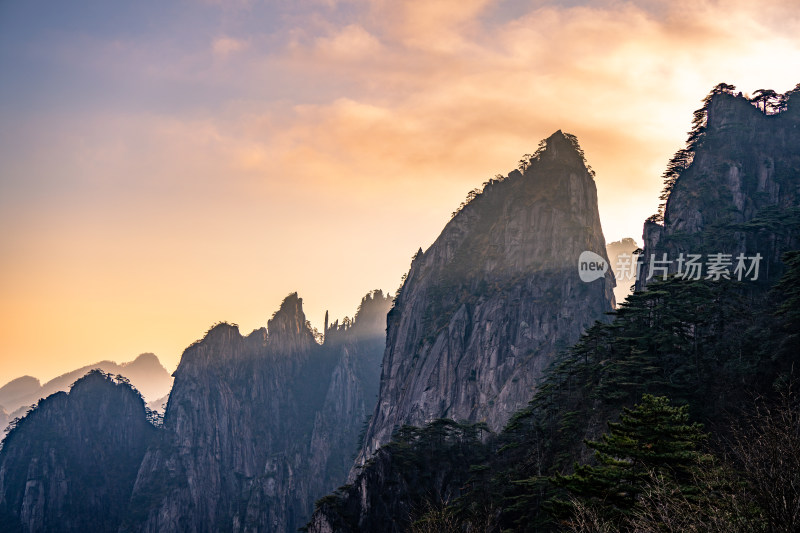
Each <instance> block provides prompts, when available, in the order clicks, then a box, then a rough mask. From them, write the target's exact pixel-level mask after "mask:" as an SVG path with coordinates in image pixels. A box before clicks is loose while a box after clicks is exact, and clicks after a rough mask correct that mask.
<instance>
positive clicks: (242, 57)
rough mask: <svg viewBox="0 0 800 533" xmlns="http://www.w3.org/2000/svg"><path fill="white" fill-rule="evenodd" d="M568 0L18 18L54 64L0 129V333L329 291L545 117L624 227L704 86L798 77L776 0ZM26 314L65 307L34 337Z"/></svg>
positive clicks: (356, 282) (45, 350) (95, 326)
mask: <svg viewBox="0 0 800 533" xmlns="http://www.w3.org/2000/svg"><path fill="white" fill-rule="evenodd" d="M569 4H570V5H569V6H566V7H565V6H563V5H560V4H557V3H554V2H546V1H531V2H528V3H522V2H488V1H484V0H474V1H473V0H470V1H466V2H464V1H460V2H455V1H454V0H441V1H432V0H429V1H425V2H423V1H411V2H390V1H389V0H341V1H337V0H330V1H328V0H308V1H302V0H301V1H298V2H262V3H259V2H240V3H237V4H236V9H219V8H218V7H217V6H216V5H211V6H209V5H207V3H206V4H204V3H202V2H201V3H190V4H188V5H187V7H186V8H187V9H189V10H190V12H189V13H186V14H185V15H186V16H187V17H190V18H191V17H193V18H191V20H192V21H193V24H192V25H191V26H190V27H187V25H186V23H185V20H186V19H185V17H184V16H183V15H184V14H183V13H181V16H176V18H175V19H174V20H161V19H159V28H160V30H159V31H160V32H161V33H157V34H155V35H153V34H150V33H147V32H145V31H143V32H142V34H141V35H140V34H139V33H137V32H136V31H131V32H127V33H125V34H124V35H114V36H112V38H107V37H106V36H105V35H103V34H92V35H89V36H88V37H83V36H81V37H75V38H73V39H71V40H66V41H64V40H62V41H58V42H56V43H53V42H48V41H45V40H37V41H36V43H35V46H33V48H32V50H33V52H31V57H34V58H35V57H45V56H46V57H47V61H52V62H53V64H55V65H56V66H57V67H58V68H53V67H52V65H50V64H49V63H36V64H35V66H36V67H37V68H40V69H42V70H46V69H47V68H52V70H53V72H52V73H51V72H49V71H47V72H48V76H50V77H45V78H41V77H40V78H36V82H37V83H36V84H35V85H32V86H31V90H30V91H28V92H30V93H31V94H32V95H33V97H35V98H33V99H31V100H30V101H29V102H28V109H27V110H23V109H22V105H23V104H25V102H23V101H20V102H16V101H15V102H14V104H15V105H14V106H13V108H14V110H15V111H14V113H10V112H9V113H8V117H7V118H8V121H7V122H6V125H7V128H6V129H5V130H6V132H7V133H5V134H2V136H3V141H4V142H3V143H0V155H2V156H3V157H2V158H0V160H2V161H3V170H4V172H3V173H2V177H0V186H2V190H3V194H2V195H0V204H1V205H2V207H3V209H0V222H2V223H3V226H4V227H10V228H15V231H13V232H7V233H8V235H4V236H2V237H0V250H2V252H3V253H2V254H0V257H2V258H3V261H4V262H3V268H4V272H6V273H7V276H5V277H4V280H5V281H2V280H0V282H1V283H0V284H2V288H3V290H4V291H5V292H4V294H8V298H7V305H6V304H4V306H3V308H2V309H0V318H2V319H3V320H2V321H0V322H4V323H6V324H14V326H13V327H12V326H8V328H10V329H8V330H7V331H4V332H3V335H0V338H2V339H3V343H0V351H2V353H38V354H39V355H40V356H41V357H42V358H43V360H45V359H47V357H50V356H49V355H48V354H52V353H68V352H69V353H74V354H83V355H82V357H88V355H86V354H91V358H93V359H94V358H96V359H101V358H105V357H109V356H112V355H113V356H116V355H115V354H116V353H119V352H113V350H109V351H106V352H103V350H104V347H105V346H110V347H112V348H115V349H116V348H118V349H119V350H122V349H123V348H124V349H125V350H128V349H129V348H130V350H131V351H129V352H125V353H123V354H122V355H124V356H125V357H127V356H128V355H130V354H134V353H135V352H134V351H133V350H135V349H136V348H133V347H130V346H131V345H130V343H132V342H133V341H130V342H126V343H125V344H124V346H123V345H122V344H119V343H118V342H117V341H115V340H114V339H122V338H124V339H137V342H140V341H139V339H141V338H142V335H145V336H148V335H149V333H150V331H154V328H156V329H155V330H158V328H160V327H164V326H163V324H169V327H170V329H174V326H175V324H174V318H173V317H182V319H183V322H182V324H181V325H180V328H181V329H180V332H175V331H173V332H171V333H163V335H162V334H161V333H159V335H156V336H154V339H155V338H156V337H158V339H162V340H158V341H157V344H155V345H150V344H148V345H147V346H144V347H142V349H148V350H150V349H153V350H155V351H158V352H159V355H162V353H161V352H164V353H165V354H166V355H167V357H172V360H173V361H177V357H178V355H179V353H180V349H181V348H182V347H184V346H185V345H186V344H188V342H191V341H192V340H194V339H195V338H196V334H197V332H201V331H203V330H204V328H205V327H206V326H207V325H208V324H210V323H212V322H214V321H215V320H219V319H231V320H234V321H237V322H239V323H241V324H247V325H248V326H253V327H255V326H257V325H260V324H262V323H263V318H264V316H266V315H268V313H269V305H270V302H279V301H280V299H281V298H282V297H283V296H284V295H285V294H286V293H288V292H290V291H293V290H300V291H301V294H302V295H303V296H304V298H305V299H306V302H307V303H308V313H309V316H312V317H321V316H323V314H324V310H325V308H329V309H331V311H332V315H334V316H342V315H343V314H345V313H352V306H353V303H354V302H355V300H357V298H358V296H359V295H360V294H363V293H364V292H366V290H369V289H372V288H375V287H383V288H385V289H393V288H394V287H396V284H397V281H398V280H399V276H400V274H401V273H402V272H403V270H404V269H406V268H407V267H408V260H409V258H410V256H411V254H412V253H413V252H414V251H416V249H417V248H418V247H419V246H423V247H425V246H427V245H428V244H430V243H431V242H432V240H433V239H434V238H435V237H436V235H437V233H438V231H440V229H441V227H442V225H443V224H444V223H446V221H447V220H448V217H449V214H450V212H451V211H452V210H453V209H454V208H455V207H456V206H457V205H458V204H459V202H461V200H463V199H464V195H465V194H466V193H467V191H469V190H471V189H472V188H474V187H475V186H478V185H479V184H480V183H481V182H483V181H484V180H485V179H486V178H488V177H491V176H493V175H494V174H496V173H499V172H502V173H505V172H508V171H509V170H511V169H512V168H513V167H514V166H515V164H516V161H517V160H518V158H519V156H520V155H522V154H523V153H526V152H530V151H532V150H533V149H535V147H536V144H537V143H538V141H539V140H540V139H542V138H545V137H547V136H549V135H550V134H551V133H552V132H554V131H555V130H557V129H563V130H564V131H567V132H571V133H574V134H576V135H577V136H578V138H579V140H580V142H581V144H582V146H583V148H584V150H585V152H586V155H587V158H588V160H589V163H590V164H591V165H592V166H593V167H594V168H595V170H596V171H597V184H598V194H599V200H600V208H601V217H602V221H603V225H604V229H605V232H606V237H607V238H608V239H609V240H618V239H620V238H622V237H625V236H634V237H638V233H639V232H640V231H641V224H642V221H643V219H644V218H645V217H647V216H648V215H650V214H651V213H652V212H653V211H654V210H655V208H656V206H657V204H658V199H657V198H658V192H659V190H660V189H661V183H660V179H659V176H660V174H661V172H662V171H663V169H664V166H665V165H666V162H667V161H668V159H669V157H670V156H671V154H672V153H673V152H674V151H675V150H677V149H678V148H680V147H681V146H682V143H683V141H684V139H685V133H686V131H687V129H688V128H689V126H690V121H691V117H692V112H693V111H694V109H696V108H697V107H699V105H700V101H701V99H702V98H703V96H704V95H705V94H706V93H707V92H708V91H709V90H710V89H711V88H712V87H713V86H714V85H716V84H717V83H718V82H721V81H725V82H728V83H734V84H737V85H739V87H740V88H741V89H742V90H744V91H746V92H747V91H749V92H752V91H754V90H756V89H759V88H762V87H771V88H774V89H776V90H779V91H784V90H787V89H790V88H792V87H794V85H795V84H796V83H797V82H798V81H800V80H798V79H797V78H796V76H797V69H796V68H792V67H793V66H796V65H798V64H800V43H799V42H798V40H797V38H796V35H798V34H800V21H799V20H798V14H799V13H800V12H798V11H797V10H796V9H794V6H792V5H791V4H790V3H788V2H780V1H778V0H766V1H765V2H761V3H755V2H752V1H748V2H745V1H743V0H742V1H740V0H731V1H725V2H722V1H712V0H699V1H697V0H694V1H690V0H678V1H674V2H673V1H670V2H666V1H648V2H644V1H642V2H625V1H615V0H607V1H605V0H604V1H597V2H591V1H590V2H584V3H582V4H579V3H577V2H570V3H569ZM198 6H199V7H198ZM201 8H204V10H203V9H201ZM192 10H200V12H196V11H192ZM75 15H76V16H79V15H80V13H76V14H75ZM165 16H166V15H165ZM22 34H23V35H25V32H22ZM37 35H38V34H37ZM59 35H61V34H59ZM67 41H68V42H67ZM54 51H56V52H58V53H53V52H54ZM37 54H38V55H37ZM62 71H63V72H68V73H69V75H68V76H66V77H64V78H59V77H58V72H62ZM79 76H81V77H82V78H80V79H79ZM25 79H26V78H25V76H19V77H18V80H17V82H18V83H23V82H24V81H25ZM76 80H77V81H80V83H77V82H76ZM17 82H15V83H17ZM51 87H52V88H53V89H50V88H51ZM34 89H35V90H34ZM48 91H49V92H48ZM15 94H16V93H15ZM20 94H22V92H21V91H20ZM98 102H100V103H98ZM18 104H19V105H18ZM11 108H12V106H6V109H11ZM23 111H24V113H23ZM42 154H47V157H42ZM331 280H336V281H335V283H334V282H331ZM220 287H224V289H220ZM354 299H355V300H354ZM77 300H80V301H81V302H82V304H81V306H75V305H74V302H75V301H77ZM154 302H158V305H155V304H154ZM314 302H316V303H314ZM187 305H188V306H189V307H190V309H188V310H187ZM265 305H266V306H267V307H266V308H265V307H264V306H265ZM77 307H80V308H77ZM123 308H124V309H125V312H123ZM108 309H116V310H117V311H115V312H116V313H117V315H112V314H111V313H108V311H107V310H108ZM242 309H246V311H241V310H242ZM229 311H230V314H226V313H228V312H229ZM243 315H245V316H243ZM9 317H10V318H9ZM64 317H69V320H64ZM6 319H8V320H6ZM43 324H59V327H61V328H62V330H59V331H56V332H54V334H53V335H50V336H47V338H48V339H51V340H49V341H48V342H50V343H51V344H48V345H45V344H39V345H37V346H33V345H32V344H31V339H34V338H36V335H35V332H36V331H38V329H37V328H41V327H42V325H43ZM85 324H89V325H91V328H89V327H87V326H82V325H85ZM120 324H122V325H120ZM125 324H135V326H136V328H138V331H130V330H126V327H128V326H125ZM123 326H125V327H123ZM81 328H83V329H81ZM88 329H92V330H93V331H95V330H103V331H108V332H109V334H108V343H110V344H101V343H99V342H98V343H97V345H96V346H94V347H89V346H86V345H85V341H82V340H81V338H91V339H95V337H94V336H92V335H91V331H86V330H88ZM142 332H144V333H142ZM148 338H149V337H148ZM53 339H54V340H53ZM163 339H168V341H164V340H163ZM115 342H116V344H115ZM154 342H155V341H154ZM159 343H160V344H159ZM56 344H58V346H56ZM139 346H140V345H139ZM162 348H163V349H162ZM122 355H121V356H120V358H124V357H122ZM83 362H88V361H83ZM63 364H64V365H67V363H66V362H65V363H63ZM69 366H70V367H73V366H77V365H72V364H70V365H69ZM15 368H16V367H15ZM65 369H68V367H67V368H65ZM19 370H20V373H22V372H23V370H22V369H21V367H20V369H19ZM6 371H7V372H11V370H6ZM7 377H8V378H9V379H10V378H12V377H14V376H13V375H9V376H7Z"/></svg>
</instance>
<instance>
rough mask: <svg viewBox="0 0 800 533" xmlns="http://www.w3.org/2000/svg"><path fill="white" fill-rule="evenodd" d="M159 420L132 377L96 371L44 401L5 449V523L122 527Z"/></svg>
mask: <svg viewBox="0 0 800 533" xmlns="http://www.w3.org/2000/svg"><path fill="white" fill-rule="evenodd" d="M155 432H156V428H155V427H153V426H152V425H151V424H150V423H149V422H148V421H147V419H146V417H145V406H144V401H143V400H142V398H141V396H140V395H139V394H138V393H137V392H136V391H134V390H133V389H132V388H131V387H130V385H128V384H127V383H125V382H122V381H116V380H114V379H113V378H111V377H110V376H107V375H105V374H103V373H101V372H97V371H94V372H91V373H89V374H88V375H87V376H86V377H83V378H81V379H80V380H78V381H77V382H75V384H74V385H73V386H72V389H71V390H70V392H69V394H67V393H66V392H58V393H56V394H53V395H52V396H49V397H48V398H46V399H44V400H42V401H41V402H39V404H38V406H37V407H36V408H35V409H34V410H33V411H31V412H30V413H29V414H28V415H27V416H25V418H23V419H22V420H20V421H19V422H18V423H17V424H16V427H14V428H13V429H11V431H10V432H9V433H8V435H7V436H6V438H5V440H4V441H3V448H2V451H0V530H2V531H30V532H34V531H74V532H84V531H116V530H117V527H118V526H119V523H120V521H121V520H122V518H123V516H124V515H125V513H126V512H127V507H128V501H129V499H130V494H131V490H132V488H133V484H134V481H135V479H136V473H137V471H138V468H139V464H140V462H141V460H142V458H143V456H144V453H145V451H146V449H147V447H148V445H149V444H150V442H151V441H152V440H153V438H154V436H155Z"/></svg>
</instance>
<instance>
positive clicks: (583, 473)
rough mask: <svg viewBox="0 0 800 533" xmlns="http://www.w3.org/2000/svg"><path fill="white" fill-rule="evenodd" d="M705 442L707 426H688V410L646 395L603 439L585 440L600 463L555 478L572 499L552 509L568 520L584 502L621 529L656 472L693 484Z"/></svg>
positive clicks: (558, 501) (577, 468)
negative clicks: (701, 446)
mask: <svg viewBox="0 0 800 533" xmlns="http://www.w3.org/2000/svg"><path fill="white" fill-rule="evenodd" d="M704 438H705V435H704V433H703V431H702V425H701V424H698V423H691V422H689V412H688V406H680V407H674V406H672V405H670V402H669V400H668V399H667V398H666V397H663V396H662V397H656V396H652V395H649V394H645V395H644V396H643V397H642V401H641V403H640V404H638V405H636V406H635V407H634V408H633V409H628V408H625V409H623V413H622V414H621V416H620V421H619V422H616V423H614V422H610V423H609V432H608V433H606V434H604V435H602V437H601V438H600V440H599V441H585V442H586V445H587V446H589V447H590V448H592V449H594V450H595V458H596V461H597V464H596V465H588V464H584V465H576V466H575V472H574V473H573V474H571V475H568V476H563V475H556V476H555V477H554V478H552V481H553V482H554V483H555V484H556V485H558V486H560V487H563V488H564V489H566V490H567V491H568V492H569V493H570V494H571V495H572V496H573V500H572V501H565V500H555V501H554V502H553V507H552V508H553V510H554V512H555V514H557V515H559V514H560V515H562V516H564V517H568V516H569V515H570V514H571V513H572V512H573V511H574V509H575V506H576V504H580V505H582V506H588V507H592V508H596V509H597V510H598V512H599V513H600V515H601V516H602V517H603V518H604V519H606V520H609V521H611V522H613V523H617V524H620V525H621V519H622V518H624V517H625V516H627V515H630V514H631V513H632V511H633V508H634V506H635V504H636V499H637V496H638V495H639V493H640V492H641V491H642V490H643V488H644V487H645V485H646V484H647V482H648V479H650V478H651V476H652V475H653V474H657V475H660V476H664V477H666V478H668V479H670V480H673V481H674V482H676V483H677V484H678V486H681V485H682V484H688V483H690V481H691V477H692V476H691V468H692V467H694V466H695V465H697V464H698V463H699V461H700V459H701V457H702V454H701V453H700V451H699V450H698V445H699V444H700V443H701V442H702V441H703V439H704Z"/></svg>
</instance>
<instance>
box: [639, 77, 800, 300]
mask: <svg viewBox="0 0 800 533" xmlns="http://www.w3.org/2000/svg"><path fill="white" fill-rule="evenodd" d="M780 100H781V101H782V102H783V105H782V106H781V107H780V108H779V109H773V110H769V109H767V110H766V111H765V108H766V106H762V108H759V107H758V106H757V105H756V103H753V102H751V101H749V100H748V99H747V98H745V97H744V96H742V95H741V93H739V94H738V95H734V94H733V90H732V88H731V87H730V86H724V85H720V86H718V87H717V89H715V91H713V92H712V94H711V95H710V96H709V98H708V99H707V100H706V105H705V106H704V108H703V109H701V110H699V111H698V113H697V117H698V118H699V119H701V120H699V121H696V128H695V132H693V133H694V140H691V142H690V144H689V147H688V148H687V153H688V154H690V156H691V158H690V164H688V166H686V168H684V169H683V170H682V171H681V172H680V173H679V175H678V176H677V179H676V180H675V182H674V185H673V186H672V188H671V190H670V191H669V195H668V199H667V202H666V207H665V210H664V216H663V223H659V222H658V221H657V220H648V221H647V222H645V224H644V230H643V239H644V251H643V254H642V261H643V265H642V267H641V270H640V275H639V277H638V279H637V284H636V287H637V289H638V290H641V289H643V288H644V287H645V286H646V285H647V279H648V278H649V277H651V276H652V277H662V276H663V274H664V273H665V272H669V273H677V272H687V269H686V267H685V264H682V263H680V262H679V261H678V259H679V258H680V257H681V254H683V257H684V258H687V257H688V254H695V255H700V256H701V257H700V258H699V262H700V263H701V264H702V265H703V266H704V267H705V266H706V263H707V261H708V259H709V257H708V256H709V254H725V255H729V256H730V257H726V258H725V260H726V262H727V261H728V260H729V261H730V262H731V264H730V265H728V269H727V270H728V275H730V276H734V270H735V268H736V265H737V260H736V258H737V257H738V256H739V254H743V255H744V257H745V258H750V257H755V256H756V254H760V255H761V257H762V258H763V259H762V260H761V262H760V265H759V275H760V280H757V281H762V282H767V280H768V279H772V278H774V277H775V276H777V275H779V274H780V272H781V268H782V267H781V263H780V257H781V255H782V253H783V252H785V251H787V250H791V249H795V248H798V247H800V243H799V242H798V241H797V237H796V236H797V234H798V231H797V230H798V228H799V223H800V212H799V211H798V207H800V91H798V90H795V91H791V92H789V93H787V94H786V95H782V97H781V98H780ZM665 254H666V261H667V262H664V261H665ZM653 259H655V260H656V261H658V262H657V263H656V262H653ZM751 264H752V261H750V260H746V262H745V265H744V266H745V267H746V268H748V269H749V268H750V266H751ZM662 267H663V268H662ZM745 274H746V272H745ZM700 275H701V277H705V276H706V275H708V271H707V270H703V272H702V273H701V274H700ZM736 277H737V278H738V276H736ZM742 277H743V278H744V277H745V276H742ZM752 277H753V273H752V272H751V274H750V276H749V277H747V279H752Z"/></svg>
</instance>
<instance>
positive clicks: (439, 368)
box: [357, 131, 614, 464]
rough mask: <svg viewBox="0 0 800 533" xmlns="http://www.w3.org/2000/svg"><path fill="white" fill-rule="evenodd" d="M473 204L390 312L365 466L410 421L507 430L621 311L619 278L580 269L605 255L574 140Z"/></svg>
mask: <svg viewBox="0 0 800 533" xmlns="http://www.w3.org/2000/svg"><path fill="white" fill-rule="evenodd" d="M468 200H469V202H468V203H467V204H466V205H465V206H463V208H462V209H461V210H460V211H459V212H458V213H456V214H455V215H454V217H453V219H452V220H451V221H450V223H448V224H447V225H446V226H445V228H444V230H443V231H442V233H441V235H440V236H439V238H438V239H437V240H436V242H434V243H433V245H431V247H430V248H429V249H428V250H426V251H425V252H422V251H421V250H420V251H419V252H418V253H417V255H416V256H415V258H414V260H413V262H412V264H411V269H410V270H409V272H408V275H407V278H406V279H405V283H404V285H403V287H402V288H401V290H400V291H399V293H398V295H397V297H396V299H395V303H394V307H393V308H392V310H391V311H390V313H389V315H388V319H387V328H388V329H387V345H386V352H385V354H384V359H383V370H382V374H381V383H380V396H379V399H378V404H377V406H376V408H375V411H374V414H373V417H372V420H371V422H370V425H369V428H368V430H367V437H366V441H365V444H364V446H363V447H362V450H361V452H360V456H359V458H358V461H357V464H362V463H363V462H364V461H365V460H366V459H367V458H368V457H369V456H371V455H372V454H373V453H374V452H375V451H376V450H377V449H378V448H379V447H380V446H381V445H382V444H385V443H386V442H388V440H389V438H390V437H391V435H392V433H393V432H394V431H395V429H397V428H398V427H400V426H401V425H404V424H409V425H416V426H421V425H424V424H425V423H426V422H429V421H431V420H433V419H437V418H450V419H454V420H458V421H485V422H486V423H487V424H488V425H489V427H490V428H492V429H493V430H497V429H499V428H501V427H502V426H503V425H504V424H505V422H506V421H507V419H508V417H509V416H510V414H511V413H513V412H514V411H516V410H517V409H519V408H520V407H521V406H523V405H525V404H526V403H527V402H528V401H529V400H530V399H531V397H532V394H533V392H534V390H535V389H536V385H537V383H538V382H539V379H540V378H541V376H542V373H543V371H544V370H545V368H546V367H547V366H548V364H549V363H550V362H551V361H552V359H553V356H554V355H555V354H556V353H557V352H558V351H559V350H561V349H563V348H566V347H567V346H569V345H570V344H572V343H573V342H574V341H576V340H577V339H578V337H579V335H580V334H581V332H582V331H583V330H584V329H585V328H586V327H587V326H589V325H591V324H592V323H593V322H594V321H595V320H598V319H601V318H603V314H604V313H605V312H607V311H610V310H611V309H612V308H613V302H614V297H613V293H612V289H613V287H614V279H613V275H612V274H611V272H610V271H609V272H606V274H605V275H604V276H601V277H600V278H599V279H596V280H594V281H592V282H588V283H587V282H583V281H581V279H580V277H579V273H578V258H579V256H580V254H581V253H582V252H583V251H587V250H588V251H592V252H595V253H596V254H598V255H599V256H600V257H601V258H602V259H603V260H604V262H605V263H606V264H607V263H608V258H607V256H606V250H605V241H604V238H603V232H602V229H601V227H600V218H599V215H598V210H597V194H596V189H595V184H594V180H593V175H592V173H591V172H590V170H588V169H587V167H586V164H585V161H584V157H583V153H582V151H581V150H580V148H579V146H578V144H577V140H576V139H575V138H574V137H573V136H571V135H565V134H563V133H562V132H560V131H559V132H556V133H555V134H553V135H552V136H551V137H549V138H548V139H546V140H545V141H543V142H542V144H541V145H540V149H539V150H538V151H537V153H536V154H534V155H533V157H531V158H530V160H528V161H523V164H522V165H521V167H520V170H515V171H514V172H511V173H510V174H509V175H508V177H507V178H505V179H502V180H492V181H490V182H488V183H486V184H485V187H484V189H483V191H473V193H471V194H470V196H469V197H468Z"/></svg>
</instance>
